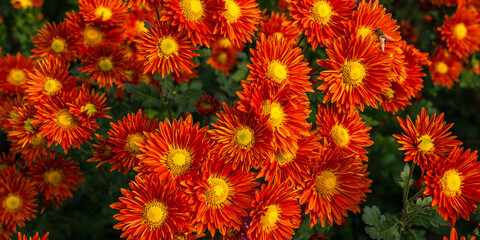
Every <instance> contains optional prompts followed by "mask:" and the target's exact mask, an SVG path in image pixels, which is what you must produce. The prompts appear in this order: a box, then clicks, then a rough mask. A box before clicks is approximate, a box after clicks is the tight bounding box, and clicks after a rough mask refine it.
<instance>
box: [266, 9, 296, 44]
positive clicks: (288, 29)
mask: <svg viewBox="0 0 480 240" xmlns="http://www.w3.org/2000/svg"><path fill="white" fill-rule="evenodd" d="M293 22H294V21H293V19H291V18H287V17H285V14H284V13H282V14H281V15H280V14H279V13H275V12H274V11H272V12H271V14H270V17H269V18H268V19H267V20H264V21H261V22H260V29H261V31H260V32H261V33H263V34H265V36H267V38H268V37H277V38H285V39H286V41H287V42H288V41H290V40H295V41H297V37H298V36H299V35H300V33H301V32H300V31H298V29H297V28H296V27H295V24H294V23H293Z"/></svg>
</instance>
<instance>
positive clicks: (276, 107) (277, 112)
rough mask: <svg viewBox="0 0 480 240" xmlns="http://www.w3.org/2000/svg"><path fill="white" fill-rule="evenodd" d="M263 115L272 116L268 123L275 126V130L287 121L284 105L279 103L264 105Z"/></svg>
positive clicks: (265, 103)
mask: <svg viewBox="0 0 480 240" xmlns="http://www.w3.org/2000/svg"><path fill="white" fill-rule="evenodd" d="M262 109H263V114H264V115H267V114H270V118H269V119H268V121H269V122H270V123H271V124H272V125H273V127H274V128H275V129H277V128H279V127H280V126H282V124H283V121H284V120H285V115H286V114H285V112H284V111H283V107H282V105H280V103H278V102H273V103H269V102H264V103H263V104H262Z"/></svg>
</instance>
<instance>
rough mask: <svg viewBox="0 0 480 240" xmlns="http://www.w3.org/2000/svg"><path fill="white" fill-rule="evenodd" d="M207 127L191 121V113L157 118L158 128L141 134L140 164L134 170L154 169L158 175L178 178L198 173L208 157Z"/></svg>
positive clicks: (149, 171)
mask: <svg viewBox="0 0 480 240" xmlns="http://www.w3.org/2000/svg"><path fill="white" fill-rule="evenodd" d="M207 130H208V127H207V126H205V127H203V128H200V124H199V123H196V124H195V125H194V124H193V119H192V115H188V117H186V118H185V120H183V118H180V120H178V121H177V120H173V123H171V124H170V121H169V120H168V119H165V122H160V124H159V127H158V130H157V131H155V132H151V133H146V134H145V137H146V139H145V141H143V142H142V143H141V144H139V146H140V151H141V153H142V154H141V155H139V158H140V159H141V161H140V164H139V166H138V167H137V168H135V169H134V170H135V171H137V172H141V173H144V174H147V173H154V174H156V175H158V176H159V177H160V179H167V180H172V179H173V180H175V182H180V181H181V180H184V179H187V178H188V177H190V176H191V175H198V173H199V169H200V167H201V166H202V165H203V164H204V163H205V162H206V161H208V160H209V156H210V143H209V141H210V139H209V138H208V136H207Z"/></svg>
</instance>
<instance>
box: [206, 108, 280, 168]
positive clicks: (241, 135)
mask: <svg viewBox="0 0 480 240" xmlns="http://www.w3.org/2000/svg"><path fill="white" fill-rule="evenodd" d="M223 110H224V111H225V112H223V113H217V117H218V119H217V123H212V126H213V127H214V128H215V129H211V130H210V131H209V133H210V134H211V135H212V140H214V143H213V151H214V152H216V154H218V156H219V157H220V159H224V160H225V164H232V167H233V169H237V168H240V169H242V170H244V171H249V170H250V168H251V167H254V168H257V169H258V168H260V167H261V166H262V163H263V161H265V160H269V161H270V160H271V159H273V156H274V149H273V145H272V143H273V142H272V136H273V135H272V134H273V133H272V129H271V127H270V125H269V123H268V118H267V117H265V116H258V115H256V114H255V113H254V112H253V111H249V112H247V113H245V112H242V111H240V110H239V109H238V106H237V104H236V103H235V104H234V106H233V108H230V107H229V106H228V105H227V104H225V103H224V104H223Z"/></svg>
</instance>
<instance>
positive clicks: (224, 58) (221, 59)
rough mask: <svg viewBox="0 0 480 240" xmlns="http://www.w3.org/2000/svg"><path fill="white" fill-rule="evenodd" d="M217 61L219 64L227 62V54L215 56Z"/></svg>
mask: <svg viewBox="0 0 480 240" xmlns="http://www.w3.org/2000/svg"><path fill="white" fill-rule="evenodd" d="M217 61H218V62H219V63H221V64H224V63H226V62H227V53H225V52H222V53H220V54H218V55H217Z"/></svg>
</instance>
